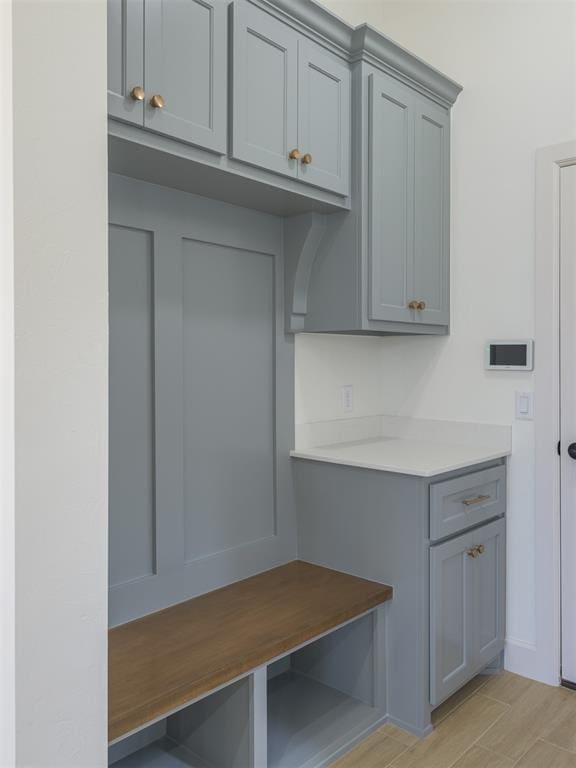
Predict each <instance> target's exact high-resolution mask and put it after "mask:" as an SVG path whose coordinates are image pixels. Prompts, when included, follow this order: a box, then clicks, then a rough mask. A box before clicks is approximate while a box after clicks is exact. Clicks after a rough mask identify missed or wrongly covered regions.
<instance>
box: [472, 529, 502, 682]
mask: <svg viewBox="0 0 576 768" xmlns="http://www.w3.org/2000/svg"><path fill="white" fill-rule="evenodd" d="M474 543H475V545H480V546H482V548H483V549H482V553H481V554H480V555H479V556H478V558H477V559H476V563H475V577H476V578H475V581H474V586H475V589H476V594H475V596H474V609H475V610H474V613H475V616H476V629H475V632H474V635H473V637H474V642H475V648H474V650H473V656H474V658H475V659H476V662H477V667H478V668H482V667H484V666H486V665H487V664H489V663H490V662H491V661H492V660H493V659H494V658H495V657H496V656H497V655H498V654H499V653H500V651H502V650H503V649H504V632H505V624H506V586H505V583H506V577H505V568H506V523H505V521H504V520H498V521H496V522H494V523H491V524H490V525H485V526H482V527H481V528H478V529H477V531H476V533H475V536H474Z"/></svg>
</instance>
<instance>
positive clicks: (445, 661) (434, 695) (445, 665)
mask: <svg viewBox="0 0 576 768" xmlns="http://www.w3.org/2000/svg"><path fill="white" fill-rule="evenodd" d="M505 532H506V523H505V521H504V520H497V521H495V522H493V523H489V524H488V525H483V526H480V527H479V528H476V530H473V531H470V532H469V533H466V534H464V535H462V536H458V537H457V538H455V539H451V540H450V541H447V542H445V543H444V544H440V545H438V546H434V547H431V548H430V703H431V704H432V705H433V706H435V705H437V704H440V703H441V702H442V701H444V699H446V698H448V696H450V695H451V694H452V693H454V692H455V691H456V690H458V688H460V687H461V686H462V685H464V683H466V682H467V681H468V680H469V679H470V678H472V677H473V676H474V675H475V674H477V673H478V672H480V670H482V669H483V668H484V667H485V666H487V665H488V664H489V663H490V662H491V661H493V660H494V659H495V658H496V656H498V654H499V653H500V652H501V651H502V650H503V649H504V629H505V599H506V598H505V596H506V580H505V536H506V533H505Z"/></svg>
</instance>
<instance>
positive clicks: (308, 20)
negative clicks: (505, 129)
mask: <svg viewBox="0 0 576 768" xmlns="http://www.w3.org/2000/svg"><path fill="white" fill-rule="evenodd" d="M250 2H252V3H253V4H255V5H259V6H260V7H262V8H265V9H266V10H268V11H269V12H270V13H272V14H273V15H275V16H280V17H281V18H283V20H284V21H288V22H291V23H292V24H293V25H294V26H296V27H297V28H300V29H301V30H302V28H304V29H305V31H308V32H312V34H313V35H314V37H315V38H316V39H317V41H318V42H320V43H322V44H324V45H325V46H327V47H329V48H332V49H333V51H334V52H335V53H338V54H340V55H341V56H344V57H345V58H346V59H348V60H349V61H350V62H354V61H362V60H364V61H369V62H370V63H371V64H373V65H375V66H378V65H379V64H380V65H383V66H384V67H385V68H386V69H392V70H394V71H396V72H398V73H399V74H401V75H403V76H404V77H405V78H407V79H408V80H410V81H412V82H413V83H415V84H417V85H418V86H420V87H421V88H422V89H424V90H425V91H428V92H429V93H430V94H432V95H433V96H436V98H437V99H439V100H440V101H442V102H443V103H444V104H445V105H446V106H452V105H453V104H454V103H455V101H456V99H457V98H458V94H459V93H460V91H461V90H462V86H461V85H460V84H459V83H457V82H456V81H455V80H452V79H451V78H449V77H447V75H445V74H443V73H442V72H440V71H439V70H438V69H435V68H434V67H432V66H430V64H427V63H426V62H425V61H423V60H422V59H420V58H419V57H418V56H415V55H414V54H413V53H411V52H410V51H408V50H407V49H406V48H404V47H402V46H401V45H399V44H398V43H396V42H395V41H394V40H391V39H390V38H389V37H386V35H384V34H382V33H381V32H380V31H378V30H377V29H375V28H374V27H371V26H370V25H369V24H360V25H359V26H357V27H353V26H352V25H351V24H348V22H346V21H344V20H343V19H341V18H340V17H339V16H337V15H336V14H335V13H333V12H332V11H330V10H329V9H328V8H326V7H325V6H323V5H321V4H320V3H318V2H316V0H250Z"/></svg>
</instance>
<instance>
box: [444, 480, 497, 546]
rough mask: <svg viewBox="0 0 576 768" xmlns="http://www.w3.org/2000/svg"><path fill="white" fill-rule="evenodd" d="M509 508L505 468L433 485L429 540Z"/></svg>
mask: <svg viewBox="0 0 576 768" xmlns="http://www.w3.org/2000/svg"><path fill="white" fill-rule="evenodd" d="M505 511H506V467H504V466H499V467H492V468H491V469H485V470H482V471H481V472H474V473H473V474H470V475H464V477H458V478H456V479H455V480H446V481H445V482H443V483H435V484H432V485H431V486H430V539H431V540H432V541H435V540H437V539H443V538H445V537H446V536H452V535H453V534H454V533H458V531H464V530H466V529H467V528H471V527H472V526H473V525H477V524H478V523H482V522H484V521H485V520H489V519H491V518H493V517H498V516H500V515H503V514H504V513H505Z"/></svg>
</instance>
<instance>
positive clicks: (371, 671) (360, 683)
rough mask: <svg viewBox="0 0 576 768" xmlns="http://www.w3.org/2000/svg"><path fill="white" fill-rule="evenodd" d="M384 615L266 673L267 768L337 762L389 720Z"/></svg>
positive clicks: (337, 633)
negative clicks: (383, 679) (381, 679)
mask: <svg viewBox="0 0 576 768" xmlns="http://www.w3.org/2000/svg"><path fill="white" fill-rule="evenodd" d="M382 634H383V633H382V611H381V609H378V610H376V611H372V612H371V613H369V614H367V615H365V616H363V617H361V618H360V619H357V620H355V621H353V622H351V623H349V624H347V625H345V626H343V627H341V628H340V629H337V630H335V631H333V632H330V633H329V634H327V635H325V636H324V637H321V638H320V639H318V640H316V641H314V642H312V643H310V644H309V645H306V646H305V647H303V648H301V649H299V650H297V651H295V652H293V653H291V654H289V655H288V656H286V657H284V658H282V659H280V660H278V661H276V662H274V663H273V664H271V665H269V667H268V683H267V697H268V702H267V710H268V729H267V730H268V768H304V767H306V768H308V767H309V766H321V765H324V764H327V763H328V762H329V761H331V760H333V759H335V758H336V757H337V756H338V755H339V754H340V753H343V752H344V751H345V750H346V749H348V748H349V747H350V746H351V744H353V743H354V742H355V741H357V740H359V739H360V738H362V736H364V735H365V734H367V733H368V732H369V731H371V730H372V729H373V728H375V727H376V726H377V725H378V724H379V723H381V722H383V720H384V719H385V712H386V707H385V702H384V701H383V700H382V697H383V691H384V690H385V689H384V686H383V685H380V684H379V675H380V674H382V667H383V661H384V660H383V636H382Z"/></svg>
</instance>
